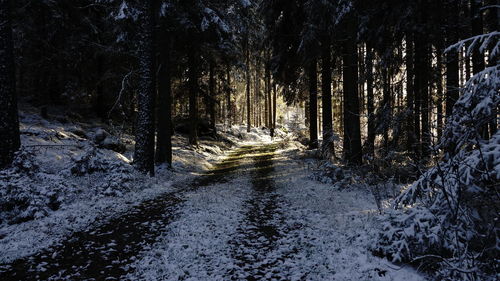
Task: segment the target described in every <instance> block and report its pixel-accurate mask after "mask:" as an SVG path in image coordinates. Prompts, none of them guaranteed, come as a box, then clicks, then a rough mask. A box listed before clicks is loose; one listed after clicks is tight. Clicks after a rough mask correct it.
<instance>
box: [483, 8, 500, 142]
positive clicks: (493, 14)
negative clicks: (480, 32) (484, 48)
mask: <svg viewBox="0 0 500 281" xmlns="http://www.w3.org/2000/svg"><path fill="white" fill-rule="evenodd" d="M499 4H500V1H499V0H486V4H485V5H486V6H488V7H490V8H488V9H487V10H486V14H485V20H486V22H487V26H486V28H487V29H488V32H493V31H497V30H498V25H499V22H498V20H499V10H498V5H499ZM495 5H496V6H495ZM495 45H496V44H495V42H494V41H493V42H491V44H490V46H489V48H488V49H489V50H490V52H489V53H490V57H489V58H488V66H489V67H493V66H496V65H498V62H499V56H498V53H496V55H493V51H492V50H493V48H495ZM493 111H494V112H493V114H492V115H493V118H492V119H491V121H490V122H489V127H490V131H489V133H490V136H493V135H495V134H496V132H497V131H498V108H493ZM495 113H496V114H495Z"/></svg>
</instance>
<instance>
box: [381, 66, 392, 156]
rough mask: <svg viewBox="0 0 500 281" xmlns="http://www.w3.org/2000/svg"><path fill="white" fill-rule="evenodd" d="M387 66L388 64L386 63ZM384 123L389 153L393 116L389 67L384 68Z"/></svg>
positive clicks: (386, 146)
mask: <svg viewBox="0 0 500 281" xmlns="http://www.w3.org/2000/svg"><path fill="white" fill-rule="evenodd" d="M386 64H387V62H386ZM382 83H383V86H382V116H383V118H382V122H384V124H383V128H384V133H383V137H384V149H385V152H386V153H388V152H389V127H390V124H391V118H392V115H391V113H390V110H391V76H390V74H389V70H388V66H387V65H385V66H382Z"/></svg>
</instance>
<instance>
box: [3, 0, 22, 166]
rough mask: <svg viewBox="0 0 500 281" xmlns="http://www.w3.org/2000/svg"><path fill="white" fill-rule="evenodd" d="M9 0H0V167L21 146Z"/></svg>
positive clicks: (10, 161)
mask: <svg viewBox="0 0 500 281" xmlns="http://www.w3.org/2000/svg"><path fill="white" fill-rule="evenodd" d="M10 9H11V7H10V1H9V0H0V108H1V110H0V136H1V137H0V169H2V168H4V167H6V166H8V165H10V164H11V163H12V160H13V159H14V153H15V152H16V151H17V150H18V149H19V147H20V146H21V140H20V137H19V118H18V113H17V97H16V81H15V66H14V45H13V44H14V43H13V39H12V27H11V14H10V12H11V10H10Z"/></svg>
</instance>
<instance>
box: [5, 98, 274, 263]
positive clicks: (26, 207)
mask: <svg viewBox="0 0 500 281" xmlns="http://www.w3.org/2000/svg"><path fill="white" fill-rule="evenodd" d="M20 122H21V128H20V129H21V139H22V144H23V147H22V149H21V151H20V152H19V153H18V155H17V157H16V160H15V162H14V164H13V165H12V167H11V168H8V169H5V170H2V171H0V263H9V262H12V261H13V260H15V259H18V258H21V257H25V256H29V255H32V254H34V253H36V252H38V251H39V250H41V249H43V248H46V247H48V246H50V245H53V244H54V243H57V242H58V241H60V240H61V239H64V238H65V237H68V236H69V235H70V234H71V233H73V232H75V231H83V230H85V229H90V228H92V227H95V225H97V224H99V223H100V222H101V221H105V220H108V219H109V218H110V217H112V216H118V215H119V214H121V213H123V212H124V211H126V210H127V209H129V208H131V207H132V206H134V205H136V204H139V203H140V202H142V201H145V200H149V199H152V198H155V197H156V196H158V195H160V194H162V193H165V192H170V191H172V190H173V189H174V187H175V184H176V183H178V182H188V181H190V180H192V179H193V178H194V177H195V176H196V174H197V173H201V172H203V171H204V170H207V169H209V168H210V167H211V165H212V164H213V163H215V162H217V161H218V160H219V159H220V158H222V157H224V155H226V154H227V153H228V152H229V151H230V150H231V149H232V148H234V147H236V145H237V144H245V143H248V142H256V141H257V142H262V141H264V142H265V141H269V140H268V138H269V137H267V136H266V134H268V132H266V131H265V130H260V129H253V130H252V132H251V133H246V131H245V128H244V127H242V126H234V127H232V128H230V130H227V132H226V131H225V132H220V133H219V138H218V139H201V140H200V145H199V146H198V147H196V148H193V147H190V146H189V145H188V144H187V139H186V138H185V137H182V136H177V135H176V136H175V137H174V138H173V154H174V155H173V167H174V171H171V170H169V169H166V167H164V166H160V167H157V175H156V177H155V178H150V177H148V176H144V175H142V174H140V173H137V172H136V171H135V170H134V168H133V167H132V165H131V162H132V155H133V144H134V142H133V137H131V136H128V135H126V134H121V135H119V136H117V135H113V134H111V133H109V132H111V131H113V128H111V127H106V126H105V125H103V124H98V123H95V124H85V123H77V122H69V121H68V120H67V119H66V118H60V117H53V118H51V119H50V120H46V119H44V118H42V117H40V116H39V115H38V114H37V113H35V110H34V109H32V108H27V109H24V110H23V111H22V112H21V113H20Z"/></svg>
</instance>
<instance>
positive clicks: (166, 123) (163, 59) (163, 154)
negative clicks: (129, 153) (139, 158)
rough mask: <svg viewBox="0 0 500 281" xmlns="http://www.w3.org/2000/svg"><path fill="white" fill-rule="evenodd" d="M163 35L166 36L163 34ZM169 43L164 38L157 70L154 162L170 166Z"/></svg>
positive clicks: (170, 89) (170, 103)
mask: <svg viewBox="0 0 500 281" xmlns="http://www.w3.org/2000/svg"><path fill="white" fill-rule="evenodd" d="M163 36H165V37H166V36H167V35H166V34H164V35H163ZM170 50H171V43H170V42H168V40H167V39H166V38H165V39H163V40H162V46H161V50H160V63H161V65H160V69H159V72H158V124H157V126H158V127H157V139H156V162H158V163H167V164H168V166H169V167H172V131H173V129H172V77H171V75H172V74H171V70H170V68H171V61H170Z"/></svg>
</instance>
